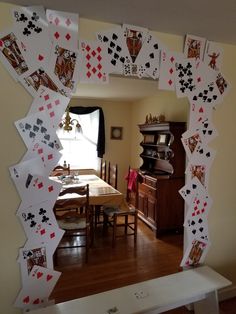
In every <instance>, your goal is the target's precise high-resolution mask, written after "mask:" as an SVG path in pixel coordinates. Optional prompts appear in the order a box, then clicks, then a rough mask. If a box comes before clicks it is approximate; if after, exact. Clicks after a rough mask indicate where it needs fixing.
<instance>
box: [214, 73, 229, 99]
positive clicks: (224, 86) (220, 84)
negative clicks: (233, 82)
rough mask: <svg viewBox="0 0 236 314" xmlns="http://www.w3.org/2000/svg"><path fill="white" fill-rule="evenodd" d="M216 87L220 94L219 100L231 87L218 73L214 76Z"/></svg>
mask: <svg viewBox="0 0 236 314" xmlns="http://www.w3.org/2000/svg"><path fill="white" fill-rule="evenodd" d="M215 82H216V86H217V88H218V90H219V92H220V95H221V98H223V97H224V96H225V95H227V94H228V92H229V90H230V88H231V86H230V84H229V82H228V80H227V79H226V78H225V77H224V76H223V75H222V74H221V73H218V74H217V76H216V81H215Z"/></svg>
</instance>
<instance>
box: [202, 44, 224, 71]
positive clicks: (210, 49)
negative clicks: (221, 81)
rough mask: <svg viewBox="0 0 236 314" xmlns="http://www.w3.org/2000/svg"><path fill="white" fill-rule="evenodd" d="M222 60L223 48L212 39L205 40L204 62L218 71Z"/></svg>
mask: <svg viewBox="0 0 236 314" xmlns="http://www.w3.org/2000/svg"><path fill="white" fill-rule="evenodd" d="M222 61H223V48H222V47H220V46H219V44H217V43H215V42H213V41H207V43H206V49H205V53H204V63H205V64H207V65H208V67H210V68H211V69H213V70H216V71H219V70H220V68H221V65H222Z"/></svg>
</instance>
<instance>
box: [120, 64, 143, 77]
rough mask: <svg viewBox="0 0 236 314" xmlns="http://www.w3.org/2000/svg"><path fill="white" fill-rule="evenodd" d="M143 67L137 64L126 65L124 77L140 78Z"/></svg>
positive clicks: (124, 66)
mask: <svg viewBox="0 0 236 314" xmlns="http://www.w3.org/2000/svg"><path fill="white" fill-rule="evenodd" d="M142 69H143V67H142V66H141V65H139V64H135V63H124V65H123V75H124V76H138V77H140V73H142Z"/></svg>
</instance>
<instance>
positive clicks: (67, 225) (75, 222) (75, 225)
mask: <svg viewBox="0 0 236 314" xmlns="http://www.w3.org/2000/svg"><path fill="white" fill-rule="evenodd" d="M57 222H58V225H59V227H60V228H61V229H63V230H77V229H84V228H86V218H77V217H67V218H66V219H62V220H58V221H57Z"/></svg>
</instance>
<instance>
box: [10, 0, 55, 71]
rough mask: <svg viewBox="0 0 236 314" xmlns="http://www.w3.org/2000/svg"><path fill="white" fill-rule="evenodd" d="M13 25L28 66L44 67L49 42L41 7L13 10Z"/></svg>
mask: <svg viewBox="0 0 236 314" xmlns="http://www.w3.org/2000/svg"><path fill="white" fill-rule="evenodd" d="M13 25H14V31H15V32H16V34H17V36H18V37H19V39H20V40H21V41H22V42H23V44H24V47H25V50H24V51H22V53H23V55H24V56H25V58H26V61H27V63H28V64H29V65H31V66H32V67H33V66H36V65H38V66H43V67H46V66H47V65H48V62H49V56H50V51H51V41H50V37H49V30H48V22H47V19H46V14H45V10H44V8H43V7H42V6H29V7H19V8H18V7H17V8H14V9H13Z"/></svg>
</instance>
